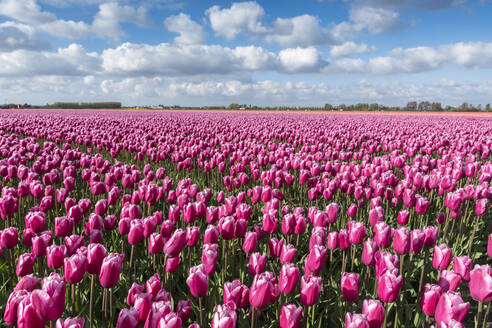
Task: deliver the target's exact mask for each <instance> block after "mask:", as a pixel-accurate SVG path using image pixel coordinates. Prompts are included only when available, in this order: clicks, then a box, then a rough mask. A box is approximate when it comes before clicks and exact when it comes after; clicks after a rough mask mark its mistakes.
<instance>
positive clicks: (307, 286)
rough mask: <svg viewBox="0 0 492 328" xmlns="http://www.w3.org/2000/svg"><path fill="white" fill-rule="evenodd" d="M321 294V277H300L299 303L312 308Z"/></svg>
mask: <svg viewBox="0 0 492 328" xmlns="http://www.w3.org/2000/svg"><path fill="white" fill-rule="evenodd" d="M320 292H321V277H316V276H302V277H301V303H302V304H304V305H307V306H312V305H313V304H314V303H316V301H317V300H318V297H319V294H320Z"/></svg>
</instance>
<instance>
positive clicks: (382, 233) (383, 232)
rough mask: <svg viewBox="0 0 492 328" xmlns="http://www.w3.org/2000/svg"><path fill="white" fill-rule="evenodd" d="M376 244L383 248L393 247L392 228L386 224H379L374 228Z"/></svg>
mask: <svg viewBox="0 0 492 328" xmlns="http://www.w3.org/2000/svg"><path fill="white" fill-rule="evenodd" d="M373 236H374V241H375V242H376V244H377V245H378V246H379V247H381V248H386V247H388V246H389V245H391V241H392V240H391V227H390V226H389V225H388V224H387V223H386V222H378V223H377V224H376V225H375V226H374V228H373Z"/></svg>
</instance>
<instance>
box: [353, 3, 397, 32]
mask: <svg viewBox="0 0 492 328" xmlns="http://www.w3.org/2000/svg"><path fill="white" fill-rule="evenodd" d="M349 17H350V20H351V21H352V22H353V29H355V30H356V31H361V30H363V29H367V30H368V31H369V32H370V33H373V34H381V33H386V32H397V31H400V30H402V29H403V28H405V27H406V26H407V25H406V24H405V23H403V22H402V21H401V20H400V18H399V17H400V14H399V13H398V12H396V11H393V10H389V9H384V8H375V7H358V6H357V7H353V8H352V9H351V10H350V12H349Z"/></svg>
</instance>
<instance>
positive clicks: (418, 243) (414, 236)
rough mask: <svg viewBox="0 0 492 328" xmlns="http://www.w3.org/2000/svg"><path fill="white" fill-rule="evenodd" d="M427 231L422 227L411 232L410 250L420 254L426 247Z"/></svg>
mask: <svg viewBox="0 0 492 328" xmlns="http://www.w3.org/2000/svg"><path fill="white" fill-rule="evenodd" d="M424 239H425V233H424V232H423V231H422V230H420V229H415V230H412V232H411V233H410V251H411V252H412V253H413V254H419V253H420V251H421V250H422V248H423V247H424Z"/></svg>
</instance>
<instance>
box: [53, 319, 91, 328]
mask: <svg viewBox="0 0 492 328" xmlns="http://www.w3.org/2000/svg"><path fill="white" fill-rule="evenodd" d="M84 324H85V319H84V318H67V319H65V320H63V321H62V319H58V320H57V321H56V328H84Z"/></svg>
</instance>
